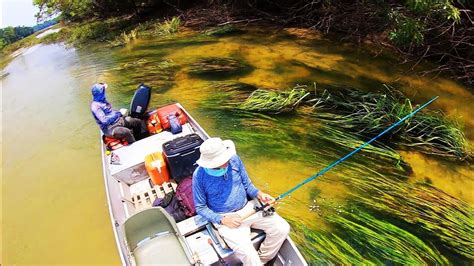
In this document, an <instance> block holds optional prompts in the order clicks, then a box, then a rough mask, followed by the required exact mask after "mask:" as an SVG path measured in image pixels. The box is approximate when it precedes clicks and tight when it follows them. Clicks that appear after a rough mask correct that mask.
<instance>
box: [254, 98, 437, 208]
mask: <svg viewBox="0 0 474 266" xmlns="http://www.w3.org/2000/svg"><path fill="white" fill-rule="evenodd" d="M438 98H439V96H435V97H433V98H432V99H431V100H429V101H428V102H426V103H425V104H423V105H422V106H420V107H418V108H417V109H416V110H415V111H413V112H411V113H410V114H408V115H406V116H405V117H403V118H402V119H400V120H399V121H398V122H396V123H394V124H393V125H391V126H390V127H388V128H387V129H385V130H384V131H383V132H382V133H380V134H378V135H377V136H375V137H373V138H372V139H371V140H369V141H367V142H366V143H364V144H362V145H361V146H359V147H358V148H357V149H355V150H353V151H351V152H350V153H348V154H346V155H345V156H344V157H342V158H340V159H339V160H337V161H335V162H333V163H332V164H330V165H329V166H327V167H326V168H324V169H323V170H321V171H319V172H318V173H316V174H315V175H313V176H310V177H309V178H307V179H306V180H304V181H303V182H301V183H300V184H298V185H296V186H295V187H293V188H292V189H290V190H288V191H286V192H285V193H283V194H281V195H279V196H278V197H276V198H275V201H278V200H281V199H282V198H284V197H286V196H288V195H290V194H291V193H293V192H294V191H295V190H297V189H299V188H301V187H302V186H304V185H306V184H307V183H309V182H311V181H313V180H314V179H316V178H317V177H319V176H322V175H323V174H324V173H326V172H327V171H329V170H330V169H332V168H333V167H335V166H336V165H338V164H340V163H342V162H343V161H345V160H347V159H348V158H349V157H351V156H352V155H354V154H356V153H357V152H359V151H361V150H362V149H363V148H365V147H367V146H368V145H369V144H370V143H372V142H374V141H375V140H377V139H378V138H380V137H381V136H383V135H384V134H386V133H387V132H389V131H390V130H392V129H393V128H395V127H397V126H398V125H400V124H401V123H403V122H404V121H405V120H407V119H408V118H410V117H412V116H414V115H415V114H416V113H418V112H419V111H420V110H422V109H423V108H425V107H426V106H428V105H430V104H431V103H432V102H434V101H435V100H436V99H438ZM267 207H269V205H268V204H264V205H263V206H261V207H256V208H255V211H256V212H257V211H260V210H264V209H267Z"/></svg>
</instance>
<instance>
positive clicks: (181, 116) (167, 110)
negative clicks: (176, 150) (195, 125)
mask: <svg viewBox="0 0 474 266" xmlns="http://www.w3.org/2000/svg"><path fill="white" fill-rule="evenodd" d="M156 113H157V114H158V117H159V118H160V122H161V127H162V128H163V129H168V128H170V122H169V121H168V116H169V115H176V117H177V118H178V121H179V123H180V124H181V125H183V124H184V123H186V122H187V121H188V119H187V117H186V114H185V113H184V112H183V110H181V108H179V107H178V106H177V105H176V104H170V105H167V106H163V107H161V108H158V110H157V111H156Z"/></svg>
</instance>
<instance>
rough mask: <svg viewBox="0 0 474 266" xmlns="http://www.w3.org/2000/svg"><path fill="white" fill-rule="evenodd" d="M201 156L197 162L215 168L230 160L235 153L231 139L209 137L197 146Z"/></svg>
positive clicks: (205, 166)
mask: <svg viewBox="0 0 474 266" xmlns="http://www.w3.org/2000/svg"><path fill="white" fill-rule="evenodd" d="M199 151H200V152H201V156H200V157H199V160H197V162H196V163H197V164H198V165H199V166H202V167H204V168H217V167H219V166H221V165H223V164H225V163H226V162H228V161H229V160H230V158H231V157H232V156H234V155H235V154H236V152H235V145H234V142H233V141H232V140H222V139H221V138H209V139H207V140H206V141H204V142H203V143H202V144H201V147H200V148H199Z"/></svg>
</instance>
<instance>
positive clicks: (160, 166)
mask: <svg viewBox="0 0 474 266" xmlns="http://www.w3.org/2000/svg"><path fill="white" fill-rule="evenodd" d="M145 167H146V170H147V172H148V175H150V177H151V181H152V182H153V184H155V185H161V184H163V183H164V182H168V181H169V180H170V174H169V171H168V167H166V162H165V160H164V158H163V155H162V154H161V152H155V153H152V154H148V155H147V156H145Z"/></svg>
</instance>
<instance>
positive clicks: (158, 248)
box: [133, 233, 189, 265]
mask: <svg viewBox="0 0 474 266" xmlns="http://www.w3.org/2000/svg"><path fill="white" fill-rule="evenodd" d="M133 256H134V257H135V262H136V263H137V265H152V264H157V263H159V264H161V265H188V264H189V260H188V257H187V256H186V253H185V252H184V250H183V248H182V246H181V243H180V242H179V240H178V237H177V236H176V234H172V233H168V234H165V235H162V236H158V237H155V238H152V239H150V240H147V241H146V242H145V243H143V244H142V245H140V244H139V245H138V247H137V248H136V249H135V250H134V251H133Z"/></svg>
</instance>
